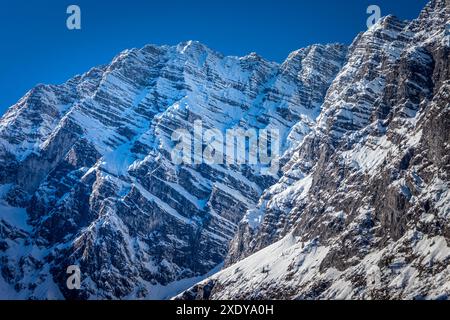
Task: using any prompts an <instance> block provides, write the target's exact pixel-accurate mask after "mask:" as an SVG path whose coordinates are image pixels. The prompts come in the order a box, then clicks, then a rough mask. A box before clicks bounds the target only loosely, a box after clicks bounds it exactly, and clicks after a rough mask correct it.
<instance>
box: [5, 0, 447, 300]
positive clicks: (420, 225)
mask: <svg viewBox="0 0 450 320" xmlns="http://www.w3.org/2000/svg"><path fill="white" fill-rule="evenodd" d="M449 8H450V1H449V0H432V1H430V3H429V4H428V5H427V6H426V8H425V9H424V10H423V11H422V13H421V14H420V16H419V17H418V18H417V19H416V20H414V21H411V22H408V21H400V20H398V19H397V18H395V17H393V16H388V17H385V18H384V19H382V20H381V21H380V22H379V23H378V24H376V25H375V26H374V27H372V28H371V29H370V30H368V31H367V32H364V33H361V34H360V35H358V37H357V38H356V39H355V41H354V42H353V44H352V45H351V46H350V47H349V48H347V47H345V46H343V45H338V44H334V45H314V46H311V47H308V48H305V49H301V50H298V51H295V52H293V53H292V54H290V55H289V57H288V58H287V59H286V61H285V62H284V63H282V64H277V63H272V62H268V61H266V60H264V59H263V58H262V57H260V56H258V55H257V54H255V53H252V54H250V55H248V56H246V57H242V58H239V57H226V56H223V55H221V54H220V53H218V52H215V51H213V50H211V49H209V48H207V47H206V46H204V45H203V44H201V43H198V42H194V41H189V42H186V43H181V44H179V45H177V46H153V45H149V46H146V47H144V48H142V49H133V50H127V51H124V52H122V53H121V54H120V55H118V56H117V57H116V58H115V59H114V60H113V61H112V62H111V63H110V64H108V65H105V66H100V67H97V68H93V69H92V70H90V71H89V72H87V73H86V74H84V75H81V76H77V77H74V78H73V79H70V80H69V81H67V82H66V83H65V84H62V85H58V86H53V85H52V86H49V85H40V86H38V87H36V88H34V89H32V90H31V91H30V92H28V93H27V94H26V96H25V97H23V98H22V99H21V100H20V101H19V102H18V103H17V104H16V105H14V106H12V107H11V108H10V109H9V110H8V111H7V113H6V114H5V115H4V116H3V117H2V119H1V120H0V261H1V264H0V298H36V299H45V298H50V299H62V298H68V299H103V298H111V299H119V298H120V299H135V298H145V299H165V298H170V297H173V296H176V295H177V298H179V299H219V298H226V299H238V298H239V299H262V298H275V299H320V298H327V299H328V298H348V299H350V298H351V299H361V298H365V299H368V298H390V299H405V298H448V297H449V296H450V221H449V220H450V195H449V193H450V191H449V189H450V188H449V184H450V182H449V174H450V152H449V151H450V150H449V149H450V106H449V101H450V92H449V91H450V65H449V64H450V62H449V56H450V48H449V47H450V35H449V34H448V33H446V25H448V24H449V22H450V9H449ZM197 121H201V124H202V126H203V129H204V130H206V129H214V130H217V131H219V132H223V133H224V132H226V130H229V129H244V130H249V129H255V130H263V129H276V130H278V131H279V136H280V157H279V159H276V161H277V162H279V163H280V164H281V166H280V170H279V172H278V174H277V172H270V174H267V171H265V170H264V169H266V168H263V167H262V166H260V165H257V166H253V165H238V164H229V163H225V164H207V163H206V162H202V161H200V162H198V163H197V162H194V163H192V164H187V163H182V164H176V163H175V162H174V161H173V158H172V152H173V150H174V148H175V145H176V142H175V141H174V140H173V133H174V132H176V131H178V130H179V129H183V130H185V132H188V133H190V134H192V135H193V136H194V137H195V136H196V134H197V133H196V128H195V125H194V123H196V122H197ZM194 149H195V146H194ZM223 264H225V268H224V269H223V270H222V271H220V270H221V269H222V266H223ZM71 265H77V266H79V268H80V271H81V288H80V290H69V289H68V288H67V285H66V280H67V278H68V276H69V275H68V274H67V272H66V270H67V268H68V267H69V266H71ZM216 272H217V273H216Z"/></svg>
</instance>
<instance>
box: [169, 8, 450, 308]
mask: <svg viewBox="0 0 450 320" xmlns="http://www.w3.org/2000/svg"><path fill="white" fill-rule="evenodd" d="M449 23H450V2H449V1H445V0H433V1H431V2H430V3H429V4H428V5H427V6H426V7H425V9H424V10H423V11H422V13H421V14H420V16H419V17H418V19H416V20H414V21H412V22H404V21H399V20H397V19H396V18H395V17H392V16H389V17H386V18H384V19H383V20H382V21H380V22H379V23H378V24H377V25H375V26H374V27H373V28H371V29H370V30H368V31H367V32H365V33H362V34H360V35H359V36H358V37H357V38H356V39H355V41H354V42H353V44H352V45H351V47H350V49H349V54H348V61H347V63H346V64H345V66H344V67H343V68H342V70H341V71H340V72H339V74H338V75H337V77H336V79H335V80H334V81H333V83H332V85H331V86H330V88H329V90H328V92H327V94H326V97H325V102H324V104H323V107H322V111H321V114H320V116H319V118H318V120H317V124H316V125H315V126H314V127H313V129H312V131H311V132H310V133H309V134H308V135H307V136H306V137H305V138H304V139H303V140H302V142H301V143H300V144H299V145H298V146H297V147H294V148H293V150H291V151H289V155H290V157H289V158H290V159H289V161H288V162H287V164H286V165H285V166H284V167H283V177H282V178H281V179H280V180H279V181H278V182H277V183H276V184H274V185H273V186H271V187H270V188H268V189H267V190H266V191H265V192H264V193H263V195H262V197H261V199H260V200H259V203H258V205H257V206H256V207H255V208H254V209H250V210H249V211H247V213H246V215H245V217H244V219H243V221H242V222H241V223H240V225H239V227H238V232H237V235H236V237H235V238H234V239H233V241H232V243H231V246H230V253H229V255H228V257H227V261H226V263H227V265H228V266H229V268H227V269H225V270H223V271H222V272H220V273H218V274H216V275H214V276H212V277H211V278H209V279H207V280H205V281H204V282H201V283H199V284H197V285H196V286H194V287H192V288H191V289H190V290H188V291H186V292H185V293H183V294H182V295H180V296H179V297H178V298H181V299H193V298H198V299H268V298H273V299H413V298H416V299H421V298H429V299H448V298H449V297H450V191H449V184H450V182H449V181H450V180H449V175H450V60H449V56H450V35H449V34H448V32H446V26H448V24H449Z"/></svg>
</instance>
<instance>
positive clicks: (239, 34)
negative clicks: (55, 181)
mask: <svg viewBox="0 0 450 320" xmlns="http://www.w3.org/2000/svg"><path fill="white" fill-rule="evenodd" d="M426 3H427V0H311V1H305V0H208V1H207V0H164V1H163V0H110V1H106V0H70V1H66V0H1V1H0V43H1V50H0V114H3V112H4V110H5V109H6V108H8V107H9V106H10V105H12V104H14V103H15V102H17V100H18V99H19V98H20V97H21V96H23V95H24V94H25V93H26V91H28V90H29V89H31V88H32V87H33V86H35V85H36V84H38V83H52V84H58V83H62V82H64V81H66V80H67V79H68V78H70V77H72V76H74V75H75V74H79V73H83V72H85V71H87V70H88V69H89V68H91V67H93V66H96V65H99V64H104V63H107V62H109V61H110V60H111V59H112V58H113V57H114V56H115V55H116V54H117V53H119V52H120V51H122V50H123V49H126V48H134V47H142V46H144V45H145V44H148V43H153V44H177V43H179V42H181V41H185V40H199V41H201V42H203V43H205V44H206V45H208V46H209V47H211V48H213V49H216V50H218V51H220V52H222V53H224V54H227V55H245V54H247V53H249V52H252V51H256V52H257V53H259V54H260V55H262V56H264V57H265V58H266V59H269V60H273V61H282V60H284V59H285V58H286V57H287V55H288V54H289V52H291V51H293V50H296V49H298V48H301V47H304V46H307V45H309V44H312V43H330V42H342V43H347V44H348V43H350V42H351V41H352V40H353V38H354V37H355V36H356V35H357V33H358V32H360V31H363V30H365V28H366V26H365V25H366V20H367V17H368V15H367V14H366V9H367V7H368V5H370V4H377V5H379V6H380V7H381V10H382V15H383V16H384V15H387V14H394V15H396V16H398V17H400V18H402V19H412V18H415V17H416V16H417V15H418V13H419V12H420V10H421V8H423V7H424V5H425V4H426ZM70 4H77V5H79V6H80V7H81V11H82V30H80V31H69V30H68V29H67V28H66V18H67V16H68V15H67V14H66V9H67V7H68V6H69V5H70Z"/></svg>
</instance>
